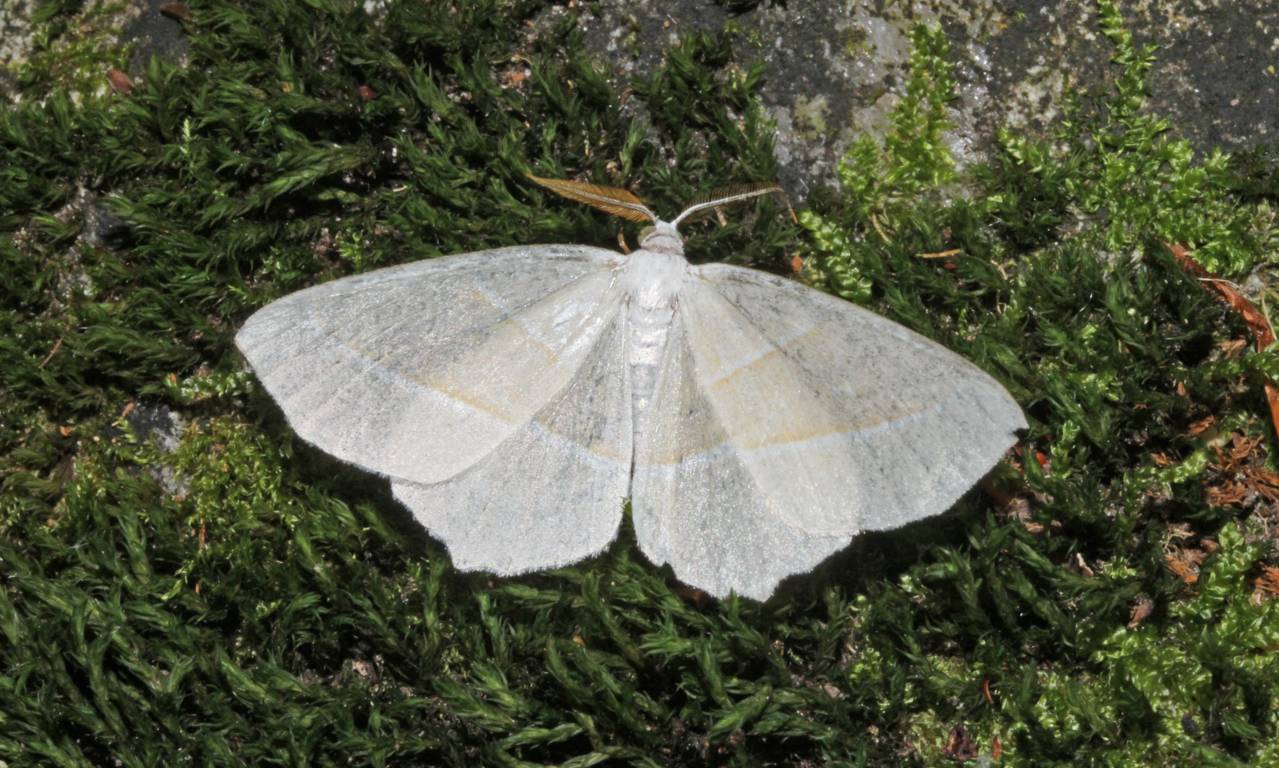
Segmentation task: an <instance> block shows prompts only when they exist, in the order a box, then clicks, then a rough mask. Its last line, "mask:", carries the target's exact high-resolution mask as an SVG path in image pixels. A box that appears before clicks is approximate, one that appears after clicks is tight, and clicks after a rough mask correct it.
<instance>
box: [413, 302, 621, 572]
mask: <svg viewBox="0 0 1279 768" xmlns="http://www.w3.org/2000/svg"><path fill="white" fill-rule="evenodd" d="M624 320H625V312H618V313H617V314H616V316H615V318H614V322H612V323H611V324H610V325H609V326H608V328H607V329H606V330H605V332H604V333H603V334H602V335H601V337H600V338H599V340H598V341H597V342H596V343H595V345H594V348H593V349H592V350H591V351H590V353H589V354H588V356H587V358H586V359H585V360H584V361H583V364H582V365H581V366H580V367H579V368H578V371H577V374H576V375H575V376H574V377H573V379H572V381H570V382H569V384H568V386H566V387H565V388H564V389H563V390H562V391H561V392H560V393H558V394H557V395H556V397H555V398H553V399H552V400H551V401H550V402H548V403H547V404H546V405H545V406H543V408H542V409H541V410H540V411H539V412H538V413H537V414H536V415H535V416H534V417H533V418H532V419H530V420H529V421H528V422H527V423H525V424H524V425H523V426H521V427H520V428H519V429H518V430H516V431H515V432H514V433H512V434H511V435H510V436H509V437H508V438H507V439H506V440H505V441H504V442H503V443H502V444H501V445H499V446H498V447H497V448H496V449H494V450H493V451H492V452H491V453H490V454H489V455H487V456H485V457H484V458H483V459H481V460H480V461H479V462H478V463H476V464H475V465H473V466H471V467H469V468H468V469H466V470H464V471H463V472H461V473H459V474H458V475H456V476H454V477H452V478H450V479H448V480H445V481H444V482H441V483H435V484H430V485H426V484H420V483H412V482H408V481H403V480H392V482H391V489H392V491H393V493H394V494H395V497H396V498H398V499H399V500H400V501H401V502H402V503H403V504H404V505H405V506H407V507H408V508H409V509H410V510H412V512H413V515H414V517H415V518H416V519H417V521H418V522H419V523H421V524H422V526H423V527H425V528H426V529H427V530H428V531H430V532H431V534H432V535H434V536H436V537H437V538H439V539H441V540H443V541H444V542H445V544H446V545H447V546H448V548H449V553H450V554H451V556H452V558H453V564H454V566H455V567H457V568H458V569H460V570H466V571H470V570H483V571H491V572H493V573H497V574H500V575H512V574H516V573H524V572H527V571H531V570H538V569H542V568H553V567H557V566H561V565H567V564H568V563H572V562H576V561H577V560H581V559H582V558H585V557H589V556H590V555H593V554H596V553H598V552H600V551H602V550H603V549H604V548H605V547H607V546H608V544H609V542H611V541H612V540H613V538H614V536H615V535H616V534H617V527H618V525H619V524H620V522H621V519H622V506H623V502H624V501H625V498H626V495H627V491H628V488H629V485H630V473H631V447H632V436H631V390H630V371H629V366H628V365H627V364H626V359H625V354H624V352H625V339H626V333H625V322H624Z"/></svg>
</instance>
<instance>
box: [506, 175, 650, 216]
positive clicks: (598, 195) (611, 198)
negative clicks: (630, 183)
mask: <svg viewBox="0 0 1279 768" xmlns="http://www.w3.org/2000/svg"><path fill="white" fill-rule="evenodd" d="M528 177H529V178H530V179H532V180H533V181H535V182H537V183H538V184H541V185H542V186H543V187H546V188H547V189H549V190H551V191H552V192H554V193H555V194H557V195H560V196H562V197H567V198H568V199H569V200H575V201H577V202H579V203H586V204H587V205H589V206H592V207H594V208H598V209H600V210H601V211H604V212H605V213H611V214H613V215H614V216H621V217H622V218H623V219H627V220H629V221H642V222H652V223H656V222H657V216H656V215H655V214H654V213H653V212H652V211H650V210H649V209H648V206H647V205H644V201H643V200H640V199H639V198H638V197H636V196H635V195H634V193H632V192H630V191H629V190H625V189H621V188H618V187H601V186H599V185H598V184H587V183H586V182H583V181H570V180H568V179H543V178H541V177H540V176H534V175H533V174H531V173H530V174H528Z"/></svg>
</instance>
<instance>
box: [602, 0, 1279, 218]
mask: <svg viewBox="0 0 1279 768" xmlns="http://www.w3.org/2000/svg"><path fill="white" fill-rule="evenodd" d="M739 5H747V6H750V5H752V4H739ZM726 6H727V4H724V3H715V2H710V0H674V1H672V2H657V0H640V1H639V2H636V1H635V0H599V2H597V3H594V4H592V5H591V6H590V10H589V11H586V12H583V13H582V14H581V15H580V17H579V24H580V25H581V27H582V28H583V30H584V32H585V39H586V41H587V44H588V45H589V46H590V47H591V49H592V50H593V51H594V53H595V54H596V55H597V57H599V58H600V59H603V60H605V61H606V62H608V65H609V66H610V67H611V69H612V71H613V72H614V74H615V76H616V77H617V78H618V79H619V80H625V79H629V78H633V77H644V76H646V75H648V74H649V73H651V72H652V71H653V70H654V69H655V68H656V67H657V66H658V65H659V64H660V62H661V60H662V56H663V55H664V52H665V51H666V50H667V48H668V47H669V46H670V45H671V43H672V42H673V41H674V40H676V39H678V36H679V35H680V34H681V33H688V32H694V31H715V30H720V29H724V28H725V27H726V26H728V25H730V24H731V25H734V26H735V27H736V28H737V29H738V30H739V34H738V36H737V44H736V48H735V51H736V56H737V58H738V62H737V63H738V65H740V66H746V65H749V64H751V63H753V62H756V61H758V62H763V64H764V65H765V73H764V77H765V81H764V83H763V86H762V89H761V93H760V96H761V99H762V101H763V103H764V107H765V109H766V110H767V112H768V114H769V115H770V116H771V118H772V119H773V121H774V122H775V123H776V126H777V134H776V148H775V151H776V156H777V160H778V164H779V166H780V176H781V181H782V183H783V185H784V186H786V188H787V189H788V191H790V192H791V193H792V194H793V195H795V196H796V197H797V198H799V199H803V198H804V197H805V196H806V195H807V194H808V192H810V191H811V190H812V189H813V188H814V187H816V186H818V185H823V184H832V183H833V182H834V172H835V169H836V168H837V164H838V161H839V158H840V157H842V156H843V154H844V152H845V151H846V150H847V149H848V147H849V145H850V144H851V143H852V141H853V140H854V139H855V138H856V137H857V136H860V135H870V136H875V137H880V136H882V135H883V134H884V132H885V130H886V128H887V126H888V115H889V113H890V111H891V109H892V107H893V105H894V104H895V103H897V101H898V99H900V97H901V95H902V93H903V91H904V89H905V86H906V82H907V77H906V74H907V64H908V60H909V56H910V51H911V42H910V29H911V28H912V27H913V26H914V25H915V24H917V23H921V22H924V23H939V24H941V25H942V27H943V29H944V30H945V31H946V33H947V36H948V38H949V39H950V41H951V60H952V62H953V63H954V65H955V76H956V86H957V88H956V90H957V98H956V99H955V101H954V102H952V104H951V120H952V124H953V126H954V127H953V130H952V131H951V133H950V135H949V136H948V137H947V138H948V142H949V144H950V147H951V149H952V151H953V153H954V155H955V158H956V161H957V162H958V164H959V166H960V167H961V168H962V167H963V166H965V165H967V164H970V163H972V162H975V161H979V160H981V159H983V158H984V157H986V155H987V152H988V151H989V148H990V147H991V142H992V139H993V137H994V135H995V132H996V130H997V129H998V128H999V127H1001V126H1004V125H1008V126H1011V127H1013V128H1017V129H1022V130H1029V131H1038V132H1042V131H1044V130H1045V129H1046V128H1047V127H1049V126H1051V125H1052V124H1053V123H1054V121H1055V120H1057V119H1058V118H1060V116H1061V115H1062V112H1063V109H1064V107H1065V106H1066V104H1067V102H1068V100H1069V99H1071V98H1073V97H1076V96H1078V95H1081V94H1086V93H1087V92H1089V91H1090V90H1091V89H1096V88H1098V87H1100V86H1102V85H1103V84H1104V82H1105V79H1106V77H1107V76H1108V75H1109V74H1110V73H1112V72H1113V70H1112V69H1111V68H1110V66H1109V64H1108V57H1109V55H1110V50H1111V49H1110V46H1109V44H1108V42H1107V41H1106V40H1105V39H1104V38H1103V37H1102V35H1101V31H1100V28H1099V25H1098V22H1097V14H1096V6H1095V4H1094V3H1093V2H1092V1H1091V0H1063V1H1061V2H1044V1H1042V0H1041V1H1036V2H1032V1H1031V0H970V1H964V0H915V1H914V2H891V3H890V2H882V0H844V2H822V1H819V0H790V1H789V2H786V3H785V4H782V3H777V2H767V1H765V2H760V3H756V4H753V7H750V8H749V9H748V10H746V11H744V12H742V13H739V14H736V15H734V14H733V13H730V12H729V11H728V10H726ZM1121 10H1122V11H1123V13H1124V14H1125V23H1126V26H1127V27H1128V28H1129V29H1131V30H1133V31H1134V34H1135V36H1136V38H1137V40H1138V42H1142V43H1144V42H1153V43H1156V44H1158V45H1159V46H1161V50H1160V51H1159V52H1158V54H1157V61H1156V64H1155V69H1154V71H1153V72H1152V74H1151V88H1152V100H1151V108H1152V109H1153V110H1155V111H1157V112H1159V113H1161V114H1164V115H1166V116H1168V117H1169V118H1170V120H1171V122H1172V124H1173V127H1174V130H1175V131H1177V132H1178V133H1179V134H1180V135H1182V136H1184V137H1186V138H1188V139H1190V140H1191V141H1192V142H1193V143H1194V145H1195V146H1196V147H1197V148H1198V149H1200V150H1207V149H1210V148H1212V147H1216V146H1221V147H1223V148H1224V149H1227V150H1232V149H1239V148H1244V147H1250V146H1254V145H1256V144H1259V143H1267V142H1272V141H1273V140H1274V136H1275V133H1276V131H1279V106H1277V105H1279V92H1277V90H1279V75H1277V74H1276V71H1275V62H1276V61H1279V3H1275V2H1273V0H1143V2H1125V3H1123V4H1122V6H1121Z"/></svg>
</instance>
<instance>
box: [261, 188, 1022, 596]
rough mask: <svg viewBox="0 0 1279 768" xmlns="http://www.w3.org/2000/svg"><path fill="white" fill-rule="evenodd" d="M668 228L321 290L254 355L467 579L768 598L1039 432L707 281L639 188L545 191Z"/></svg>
mask: <svg viewBox="0 0 1279 768" xmlns="http://www.w3.org/2000/svg"><path fill="white" fill-rule="evenodd" d="M533 180H534V181H536V182H537V183H539V184H542V185H543V186H545V187H547V188H549V189H551V190H553V191H554V192H557V193H559V194H561V195H563V196H565V197H568V198H570V199H573V200H576V201H580V202H583V203H586V204H588V205H592V206H594V207H596V208H599V209H601V210H603V211H606V212H608V213H611V214H614V215H617V216H621V217H623V218H625V219H629V220H634V221H642V222H646V223H648V224H649V225H650V226H649V227H648V228H647V229H646V230H645V231H644V232H643V234H642V235H641V238H640V240H639V248H638V249H637V250H635V251H633V252H632V253H630V254H622V253H617V252H614V251H611V250H607V249H603V248H595V247H589V246H582V245H521V246H514V247H509V248H497V249H493V250H486V251H478V252H474V253H465V254H460V255H453V256H445V257H440V258H434V259H427V260H423V261H418V262H415V263H411V264H405V265H402V266H395V267H389V268H386V269H379V270H376V271H373V272H369V273H366V274H360V275H356V276H352V277H347V278H344V279H340V280H335V281H332V282H328V283H324V284H321V285H317V286H315V287H312V288H308V289H305V290H302V291H298V292H297V293H293V294H290V295H288V296H285V297H284V298H281V299H279V300H277V301H275V302H272V303H271V304H268V305H267V306H266V307H264V308H262V309H261V310H259V311H258V312H257V313H256V314H254V315H253V316H251V317H250V318H249V319H248V321H247V322H246V323H245V325H244V327H243V328H242V329H241V330H240V332H239V333H238V335H237V336H236V343H237V345H238V346H239V349H240V350H241V352H242V353H243V354H244V357H245V358H246V359H247V361H248V363H249V364H250V365H251V366H252V368H253V370H254V371H255V372H256V374H257V376H258V378H259V379H260V381H261V382H262V384H263V386H264V387H265V388H266V391H267V392H269V393H270V395H271V396H272V397H273V398H274V399H275V400H276V402H277V403H278V404H279V406H280V408H281V409H282V410H283V412H284V416H285V417H286V418H287V420H288V422H289V424H290V425H291V427H292V428H293V429H294V430H295V431H296V433H297V434H298V435H299V436H300V437H301V438H302V439H303V440H305V441H307V442H309V443H312V444H314V445H315V446H317V447H319V448H320V449H322V450H324V451H325V452H327V453H329V454H332V455H333V456H335V457H337V458H339V459H341V460H343V461H345V462H349V463H351V464H354V465H356V466H359V467H362V468H364V469H366V470H368V471H370V472H375V473H377V474H379V475H384V476H386V477H388V478H390V482H391V490H392V492H393V494H394V496H395V498H396V499H398V500H399V501H400V502H402V503H403V504H404V505H405V506H407V507H408V508H409V509H410V510H411V511H412V513H413V515H414V517H415V518H416V519H417V521H418V522H420V523H421V524H422V525H423V526H424V527H425V528H426V529H427V530H428V531H429V532H430V533H431V534H432V535H434V536H436V537H437V538H439V539H441V540H442V541H443V542H444V543H445V545H447V547H448V550H449V553H450V555H451V557H452V560H453V563H454V565H455V567H457V568H459V569H461V570H467V571H470V570H483V571H489V572H492V573H495V574H499V575H513V574H519V573H525V572H529V571H534V570H539V569H546V568H552V567H558V566H563V565H567V564H569V563H573V562H576V561H578V560H581V559H583V558H586V557H589V556H591V555H594V554H597V553H599V552H601V551H603V550H604V549H605V548H606V547H607V546H608V545H609V543H610V542H611V541H612V540H613V539H614V537H615V536H616V534H617V531H618V527H619V525H620V523H621V520H622V516H623V510H624V502H625V500H626V499H628V498H629V499H630V504H631V515H632V521H633V524H634V529H635V536H636V539H637V541H638V544H639V548H640V550H641V551H642V552H643V553H644V554H645V555H646V556H647V557H648V559H649V560H651V561H652V562H653V563H655V564H657V565H661V564H665V563H669V564H670V566H671V568H672V569H673V571H674V573H675V575H676V577H678V578H679V579H680V580H682V581H683V582H685V583H687V584H689V585H692V586H694V587H697V588H699V589H702V590H705V591H706V592H709V593H710V594H712V595H715V596H721V597H722V596H726V595H728V594H730V593H736V594H739V595H744V596H747V597H751V598H755V599H759V600H763V599H766V598H767V597H769V595H771V594H772V592H773V591H774V589H775V588H776V586H777V584H778V582H780V581H781V579H783V578H784V577H786V576H788V575H790V574H795V573H801V572H804V571H807V570H809V569H811V568H812V567H813V566H815V565H817V564H818V563H819V562H820V561H822V560H823V559H825V558H826V557H828V556H829V555H831V554H832V553H834V552H836V551H838V550H840V549H842V548H843V547H845V546H846V545H847V544H848V543H849V542H850V541H851V539H852V537H853V536H854V535H855V534H857V533H859V532H861V531H869V530H880V529H886V528H894V527H898V526H901V525H903V524H905V523H908V522H910V521H913V520H917V519H920V518H923V517H927V516H930V515H934V514H938V513H940V512H943V511H945V510H946V509H947V508H948V507H949V506H950V505H952V504H953V503H954V502H955V501H956V499H958V497H959V496H960V495H961V494H963V493H964V492H965V491H966V490H968V489H969V488H970V487H971V486H972V485H973V484H974V483H975V482H976V481H977V480H978V479H980V478H981V476H982V475H983V474H985V473H986V472H987V471H988V470H989V469H990V467H991V466H992V465H993V464H994V463H995V462H997V461H998V460H999V458H1000V456H1001V455H1002V454H1003V453H1004V451H1005V450H1006V449H1007V448H1008V447H1009V446H1010V445H1012V444H1013V443H1014V442H1015V439H1016V436H1015V434H1014V433H1015V432H1016V431H1017V430H1020V429H1024V428H1025V427H1026V422H1025V419H1024V417H1023V416H1022V412H1021V410H1020V409H1019V408H1018V406H1017V403H1016V402H1015V401H1014V399H1013V398H1012V397H1011V396H1010V395H1009V394H1008V392H1006V391H1005V390H1004V388H1003V387H1002V386H1000V385H999V383H998V382H996V381H995V380H994V379H993V378H991V377H990V376H989V375H987V374H986V373H984V372H983V371H982V370H981V369H979V368H978V367H976V366H975V365H973V364H971V363H969V362H968V361H966V360H964V359H963V358H961V357H959V356H958V355H956V354H954V353H952V352H950V351H949V350H947V349H946V348H944V347H942V346H940V345H939V344H936V343H934V342H932V341H930V340H928V339H926V338H924V337H923V336H920V335H918V334H916V333H914V332H912V331H910V330H908V329H906V328H904V327H902V326H901V325H898V324H896V323H893V322H892V321H890V320H887V319H885V318H883V317H880V316H879V315H876V314H874V313H872V312H869V311H867V310H865V309H862V308H861V307H858V306H856V305H854V304H851V303H849V302H847V301H844V300H843V299H840V298H837V297H834V296H831V295H828V294H825V293H822V292H820V291H817V290H814V289H812V288H809V287H807V286H805V285H803V284H801V283H799V282H797V281H795V280H791V279H787V278H783V277H779V276H777V275H773V274H769V273H766V272H761V271H757V270H753V269H746V268H743V267H737V266H732V265H729V264H704V265H696V266H695V265H692V264H690V263H689V262H688V261H687V260H686V259H685V257H684V247H683V240H682V239H681V237H680V234H679V231H678V227H679V224H680V223H681V222H682V221H685V220H686V219H687V218H688V217H689V216H690V215H693V214H697V213H699V212H704V211H706V210H708V209H711V208H714V207H716V206H720V205H723V204H726V203H729V202H734V201H737V200H742V199H749V198H752V197H756V196H759V195H764V194H771V193H774V192H778V191H779V190H778V189H777V188H776V187H773V186H763V187H759V186H757V187H751V188H746V189H745V190H744V191H738V192H736V193H735V194H731V195H728V196H726V197H720V198H716V199H710V200H706V201H703V202H699V203H697V204H695V205H692V206H690V207H689V208H688V209H686V210H685V211H684V212H682V213H681V214H680V215H679V216H677V217H676V218H675V219H674V220H672V221H670V222H666V221H662V220H661V219H659V218H658V217H657V216H656V215H655V214H654V213H653V212H652V211H651V210H649V208H648V206H646V205H645V204H644V203H643V202H642V201H641V200H640V199H639V198H638V197H636V196H635V195H634V194H632V193H631V192H629V191H627V190H624V189H617V188H610V187H601V186H596V185H591V184H585V183H581V182H574V181H562V180H551V179H541V178H536V177H534V178H533Z"/></svg>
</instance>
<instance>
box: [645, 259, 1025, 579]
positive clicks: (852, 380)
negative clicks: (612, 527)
mask: <svg viewBox="0 0 1279 768" xmlns="http://www.w3.org/2000/svg"><path fill="white" fill-rule="evenodd" d="M695 274H696V275H697V276H696V277H694V278H693V279H691V280H690V281H689V282H688V283H687V284H686V287H685V289H684V291H683V292H682V293H681V296H680V303H679V307H678V311H677V315H676V317H677V321H676V324H675V326H674V327H673V328H672V333H671V336H670V340H669V341H668V348H667V358H666V360H665V361H664V362H663V364H662V367H661V370H660V372H659V374H658V383H657V392H656V393H655V394H654V397H653V407H651V408H650V409H649V411H648V414H646V419H645V421H644V423H642V424H640V425H639V428H638V430H637V445H636V460H635V463H636V467H635V479H634V486H633V490H632V496H633V499H632V509H633V512H634V518H635V526H636V535H637V537H638V539H639V542H640V546H641V548H642V549H643V550H644V551H645V553H646V554H648V555H649V556H650V557H651V558H653V559H654V560H655V561H657V562H670V563H671V564H672V566H673V567H674V569H675V572H676V574H677V575H679V576H680V578H681V579H684V580H686V581H688V582H689V583H692V584H694V585H696V586H698V587H700V588H702V589H705V590H707V591H710V592H712V593H714V594H721V595H722V594H727V593H728V592H729V591H730V590H733V591H736V592H738V593H739V594H744V595H748V596H751V597H758V598H764V597H767V596H768V595H769V594H771V593H772V591H773V589H774V588H775V586H776V584H777V582H778V581H780V580H781V579H782V578H783V577H785V576H786V575H789V574H791V573H798V572H802V571H806V570H808V569H810V568H812V567H813V566H814V565H816V564H817V563H818V562H820V561H821V560H822V559H824V558H825V557H826V556H828V555H830V554H831V553H833V552H835V551H837V550H838V549H840V548H842V547H843V546H844V545H846V544H847V543H848V542H849V541H850V540H851V537H852V536H853V535H854V534H856V533H857V532H859V531H865V530H875V529H883V528H892V527H896V526H900V525H903V524H905V523H907V522H910V521H912V520H916V519H920V518H923V517H927V516H929V515H933V514H937V513H940V512H943V511H945V509H946V508H947V507H949V506H950V505H951V504H953V503H954V502H955V500H956V499H958V497H959V496H960V495H962V494H963V493H964V491H966V490H967V489H968V488H970V487H971V486H972V485H973V484H974V483H975V482H976V481H977V480H978V479H980V478H981V476H982V475H983V474H984V473H985V472H986V471H987V470H988V469H989V468H990V467H991V466H992V465H993V464H994V463H995V462H996V461H998V459H999V457H1000V456H1001V455H1002V454H1003V452H1004V451H1005V450H1006V449H1007V448H1008V447H1009V446H1010V445H1012V444H1013V442H1014V441H1015V436H1014V432H1015V431H1016V430H1018V429H1023V428H1024V427H1025V419H1024V418H1023V416H1022V414H1021V410H1020V409H1019V408H1018V406H1017V404H1016V402H1015V401H1014V400H1013V399H1012V397H1011V396H1009V395H1008V393H1007V392H1006V391H1005V390H1004V389H1003V387H1001V386H1000V385H999V384H998V383H997V382H996V381H995V380H994V379H992V378H991V377H990V376H988V375H987V374H986V373H984V372H983V371H981V369H979V368H977V367H976V366H974V365H973V364H971V363H969V362H968V361H966V360H964V359H963V358H961V357H959V356H958V355H955V354H954V353H952V352H950V351H949V350H947V349H945V348H944V347H942V346H940V345H938V344H936V343H934V342H932V341H929V340H927V339H925V338H924V337H922V336H919V335H918V334H916V333H914V332H912V331H910V330H908V329H906V328H904V327H902V326H900V325H898V324H896V323H893V322H892V321H890V320H887V319H885V318H882V317H880V316H878V315H876V314H874V313H872V312H868V311H866V310H864V309H861V308H860V307H857V306H856V305H853V304H850V303H848V302H845V301H842V300H840V299H838V298H835V297H833V296H829V295H827V294H824V293H821V292H819V291H815V290H812V289H810V288H807V287H806V286H803V285H801V284H799V283H796V282H793V281H790V280H786V279H783V278H780V277H776V276H774V275H769V274H766V273H763V272H758V271H755V270H748V269H742V268H740V267H733V266H729V265H724V264H714V265H708V266H706V267H701V268H697V269H696V270H695Z"/></svg>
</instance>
